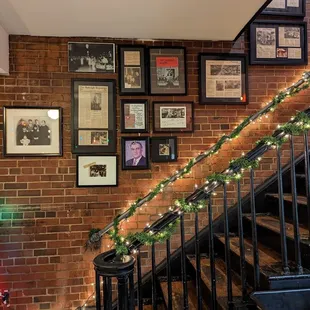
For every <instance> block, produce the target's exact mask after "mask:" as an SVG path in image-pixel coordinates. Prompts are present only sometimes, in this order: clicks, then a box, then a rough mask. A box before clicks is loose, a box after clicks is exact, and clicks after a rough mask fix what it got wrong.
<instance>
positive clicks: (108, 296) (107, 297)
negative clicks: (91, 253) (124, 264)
mask: <svg viewBox="0 0 310 310" xmlns="http://www.w3.org/2000/svg"><path fill="white" fill-rule="evenodd" d="M111 283H112V280H111V278H110V277H104V279H103V285H104V289H103V293H104V295H103V298H104V303H103V304H104V310H111V309H112V287H111ZM97 309H101V308H97Z"/></svg>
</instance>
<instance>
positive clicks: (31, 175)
mask: <svg viewBox="0 0 310 310" xmlns="http://www.w3.org/2000/svg"><path fill="white" fill-rule="evenodd" d="M75 39H76V38H75ZM75 39H74V40H75ZM69 40H70V41H73V39H72V38H43V37H28V36H12V37H11V38H10V64H11V65H10V66H11V74H10V76H9V77H0V106H1V110H0V111H1V112H0V113H1V121H2V114H3V112H2V107H3V106H17V105H19V106H48V107H50V106H61V107H63V110H64V126H63V139H64V140H63V141H64V153H63V157H59V158H44V157H42V158H41V157H39V158H27V159H24V158H3V157H1V160H0V197H1V213H0V216H1V221H0V258H1V260H0V288H1V289H10V290H11V292H12V298H11V304H12V306H11V309H16V310H38V309H54V310H59V309H75V308H76V307H78V306H80V305H82V304H83V303H84V301H85V299H86V298H87V297H88V296H89V295H90V294H91V292H92V291H93V287H92V285H91V283H93V282H94V275H93V267H92V259H93V258H94V256H95V255H97V254H98V253H99V252H97V253H88V252H86V253H85V252H84V248H83V246H84V243H85V241H86V240H87V237H88V232H89V230H90V228H92V227H101V228H102V227H104V226H105V225H106V224H108V223H109V222H110V221H111V220H112V219H113V217H114V216H115V215H116V214H117V213H119V212H121V211H123V210H125V209H126V207H127V206H128V204H129V203H130V202H132V201H133V200H134V199H136V198H137V197H138V196H141V195H145V194H146V193H147V192H148V191H149V189H150V188H151V186H153V185H155V184H156V183H157V182H158V181H160V180H161V179H162V178H164V177H167V176H168V175H170V174H171V173H173V172H174V171H175V170H176V169H179V168H180V167H181V166H182V164H184V163H186V162H187V161H188V159H189V158H191V157H192V156H194V155H196V154H197V153H198V152H199V151H201V150H205V149H207V148H208V147H210V146H211V145H212V144H213V143H214V142H216V141H217V139H218V138H219V137H220V136H221V135H222V134H223V133H225V132H226V133H228V132H230V131H231V130H232V129H233V128H234V126H236V125H237V124H238V123H240V121H241V120H243V118H244V117H246V116H248V115H249V114H252V113H253V112H256V111H257V110H258V109H260V108H262V106H263V104H264V103H266V102H267V101H268V99H270V98H271V97H272V96H274V95H275V94H276V93H277V92H278V90H280V89H283V88H284V87H287V86H290V85H291V84H292V82H294V81H295V80H296V79H298V78H299V77H300V76H301V74H302V72H303V71H304V70H305V67H302V66H300V67H281V66H280V67H272V66H269V67H263V66H250V67H249V88H250V89H249V90H250V96H249V100H250V103H249V105H247V106H237V105H236V106H225V105H224V106H218V105H216V106H212V105H210V106H206V105H199V104H198V53H200V52H231V51H233V52H243V51H245V50H246V47H247V44H245V43H244V42H243V39H242V38H241V39H240V40H238V42H236V43H234V44H233V43H229V42H228V43H227V42H213V43H212V42H201V41H185V42H182V41H173V42H172V41H167V42H154V43H153V42H141V41H139V42H135V41H132V40H127V41H117V40H115V41H114V42H115V43H116V44H146V45H152V44H154V45H165V46H171V45H175V46H180V45H181V46H185V47H186V48H187V65H188V88H189V91H188V96H186V97H152V98H151V97H149V98H148V99H149V100H150V102H151V101H152V100H156V101H164V100H168V101H171V100H175V101H180V100H184V101H193V102H195V132H194V133H193V134H182V135H178V143H179V145H178V148H179V160H178V162H177V163H173V164H172V163H170V164H167V163H163V164H152V169H151V170H148V171H137V172H135V171H121V170H120V171H119V172H120V173H119V178H120V180H119V187H117V188H85V189H84V188H76V187H75V173H76V171H75V156H74V155H72V154H71V132H70V130H71V118H70V117H71V115H70V111H71V89H70V85H71V84H70V83H71V78H107V79H110V78H115V79H117V74H107V75H103V74H72V73H68V63H67V42H68V41H69ZM76 40H78V41H82V40H85V39H83V38H78V39H76ZM89 40H90V39H89V38H87V41H89ZM91 41H99V42H111V40H107V41H105V40H104V39H102V40H99V39H94V40H91ZM309 94H310V93H309V92H304V93H303V94H301V95H299V96H297V97H295V98H292V99H290V100H288V101H287V102H286V103H284V104H283V106H281V107H280V108H279V110H278V111H276V112H275V113H274V114H273V115H270V116H269V118H268V119H264V120H263V121H262V122H260V123H257V124H253V125H251V126H249V127H248V128H247V129H246V130H245V131H244V132H243V133H242V134H241V136H240V138H238V139H237V140H235V141H234V142H231V143H229V144H228V145H227V146H225V147H224V148H223V150H222V151H221V152H220V153H219V154H218V155H217V156H216V157H214V158H213V159H210V160H207V161H205V162H204V163H202V164H199V165H198V166H197V167H196V168H195V169H193V173H192V174H191V175H190V177H186V178H185V179H183V180H179V181H177V182H176V184H175V185H174V186H170V187H169V188H168V189H167V190H166V191H165V192H164V193H163V195H159V196H158V198H157V199H156V200H155V201H154V203H152V204H149V206H148V207H145V208H144V209H143V211H140V212H139V214H138V215H137V216H136V217H134V218H133V219H131V220H130V221H129V222H128V223H124V225H123V228H124V229H128V228H129V229H141V228H143V227H144V226H145V223H146V222H148V221H153V220H154V219H156V218H157V214H158V213H160V212H161V213H163V212H164V211H165V210H167V207H168V206H169V203H170V202H171V201H172V199H175V198H178V197H181V196H182V195H183V194H186V193H188V192H190V191H191V190H192V189H193V188H194V184H195V183H198V184H201V180H202V178H203V177H205V176H206V175H208V174H210V173H211V172H212V171H220V170H221V169H223V168H224V167H226V166H227V164H228V162H229V160H230V159H232V158H234V157H237V156H240V154H241V151H242V150H245V151H246V150H249V149H250V148H251V146H252V145H253V144H254V142H255V141H256V140H257V139H259V137H262V136H264V135H266V134H270V133H271V131H272V130H273V129H274V128H275V126H276V124H278V122H285V121H287V120H288V119H289V118H290V116H291V115H292V114H293V113H295V111H296V110H301V109H304V108H305V107H307V106H308V105H309V104H308V102H309ZM124 98H126V97H124ZM119 99H120V98H119V97H117V125H118V127H119V124H120V115H119ZM151 122H152V120H151ZM146 135H147V134H146ZM152 135H153V134H152V133H150V136H152ZM120 136H121V134H120V133H119V132H118V147H117V150H118V154H119V153H120V145H119V140H120ZM0 142H1V145H2V138H1V141H0ZM299 150H300V149H299ZM286 155H287V154H286ZM1 156H2V155H1ZM274 164H275V162H274V158H273V154H272V153H270V154H268V156H267V158H266V159H264V161H263V164H262V167H261V170H258V171H257V172H256V175H257V176H258V177H259V178H258V179H257V184H259V183H260V182H261V181H262V179H263V178H265V177H266V176H268V175H270V174H271V173H272V172H273V170H274ZM244 184H245V186H244V191H245V192H246V184H248V181H247V180H245V181H244ZM233 189H234V188H233V186H232V187H231V188H230V192H231V198H232V199H231V200H233ZM217 197H220V195H219V196H217ZM215 202H216V204H215V212H216V213H217V214H219V213H221V201H220V200H219V198H217V199H216V201H215ZM186 219H187V222H188V223H187V225H186V226H187V233H188V235H187V237H189V236H190V234H191V233H192V231H193V227H192V225H191V223H192V221H191V216H187V217H186ZM206 223H207V222H206V221H205V220H204V219H202V222H201V225H204V224H206ZM107 244H108V243H107V242H104V243H103V247H102V250H106V249H107ZM173 245H174V247H176V246H177V242H176V243H174V244H173ZM162 249H163V248H162V247H161V246H159V247H158V250H159V251H158V252H157V256H158V260H160V259H161V257H162V255H164V252H163V251H160V250H162ZM144 257H145V258H144V259H143V265H144V266H146V267H147V266H148V265H149V264H150V260H149V258H148V254H147V252H146V253H145V255H144ZM146 267H145V270H146Z"/></svg>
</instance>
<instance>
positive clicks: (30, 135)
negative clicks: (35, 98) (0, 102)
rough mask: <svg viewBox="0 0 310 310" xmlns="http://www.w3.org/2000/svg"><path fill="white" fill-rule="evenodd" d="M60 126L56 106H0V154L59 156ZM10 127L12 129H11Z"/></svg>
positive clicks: (61, 150) (11, 155) (61, 121)
mask: <svg viewBox="0 0 310 310" xmlns="http://www.w3.org/2000/svg"><path fill="white" fill-rule="evenodd" d="M30 121H31V123H30ZM43 122H44V123H43ZM62 126H63V119H62V108H60V107H40V106H29V107H28V106H5V107H3V155H4V156H5V157H30V156H31V157H38V156H39V157H46V156H48V157H51V156H55V157H56V156H57V157H58V156H62V154H63V141H62V140H63V133H62ZM42 127H44V128H42ZM12 128H16V129H15V130H12ZM54 132H56V133H55V134H54Z"/></svg>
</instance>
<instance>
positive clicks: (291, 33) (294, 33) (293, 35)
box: [284, 27, 300, 39]
mask: <svg viewBox="0 0 310 310" xmlns="http://www.w3.org/2000/svg"><path fill="white" fill-rule="evenodd" d="M284 38H285V39H300V28H297V27H285V28H284Z"/></svg>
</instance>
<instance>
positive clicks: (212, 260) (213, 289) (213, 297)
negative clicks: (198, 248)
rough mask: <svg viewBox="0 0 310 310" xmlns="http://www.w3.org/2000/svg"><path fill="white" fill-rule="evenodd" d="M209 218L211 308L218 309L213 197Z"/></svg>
mask: <svg viewBox="0 0 310 310" xmlns="http://www.w3.org/2000/svg"><path fill="white" fill-rule="evenodd" d="M208 219H209V258H210V269H211V309H212V310H216V309H217V308H216V274H215V253H214V233H213V215H212V199H211V196H210V197H209V199H208Z"/></svg>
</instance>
